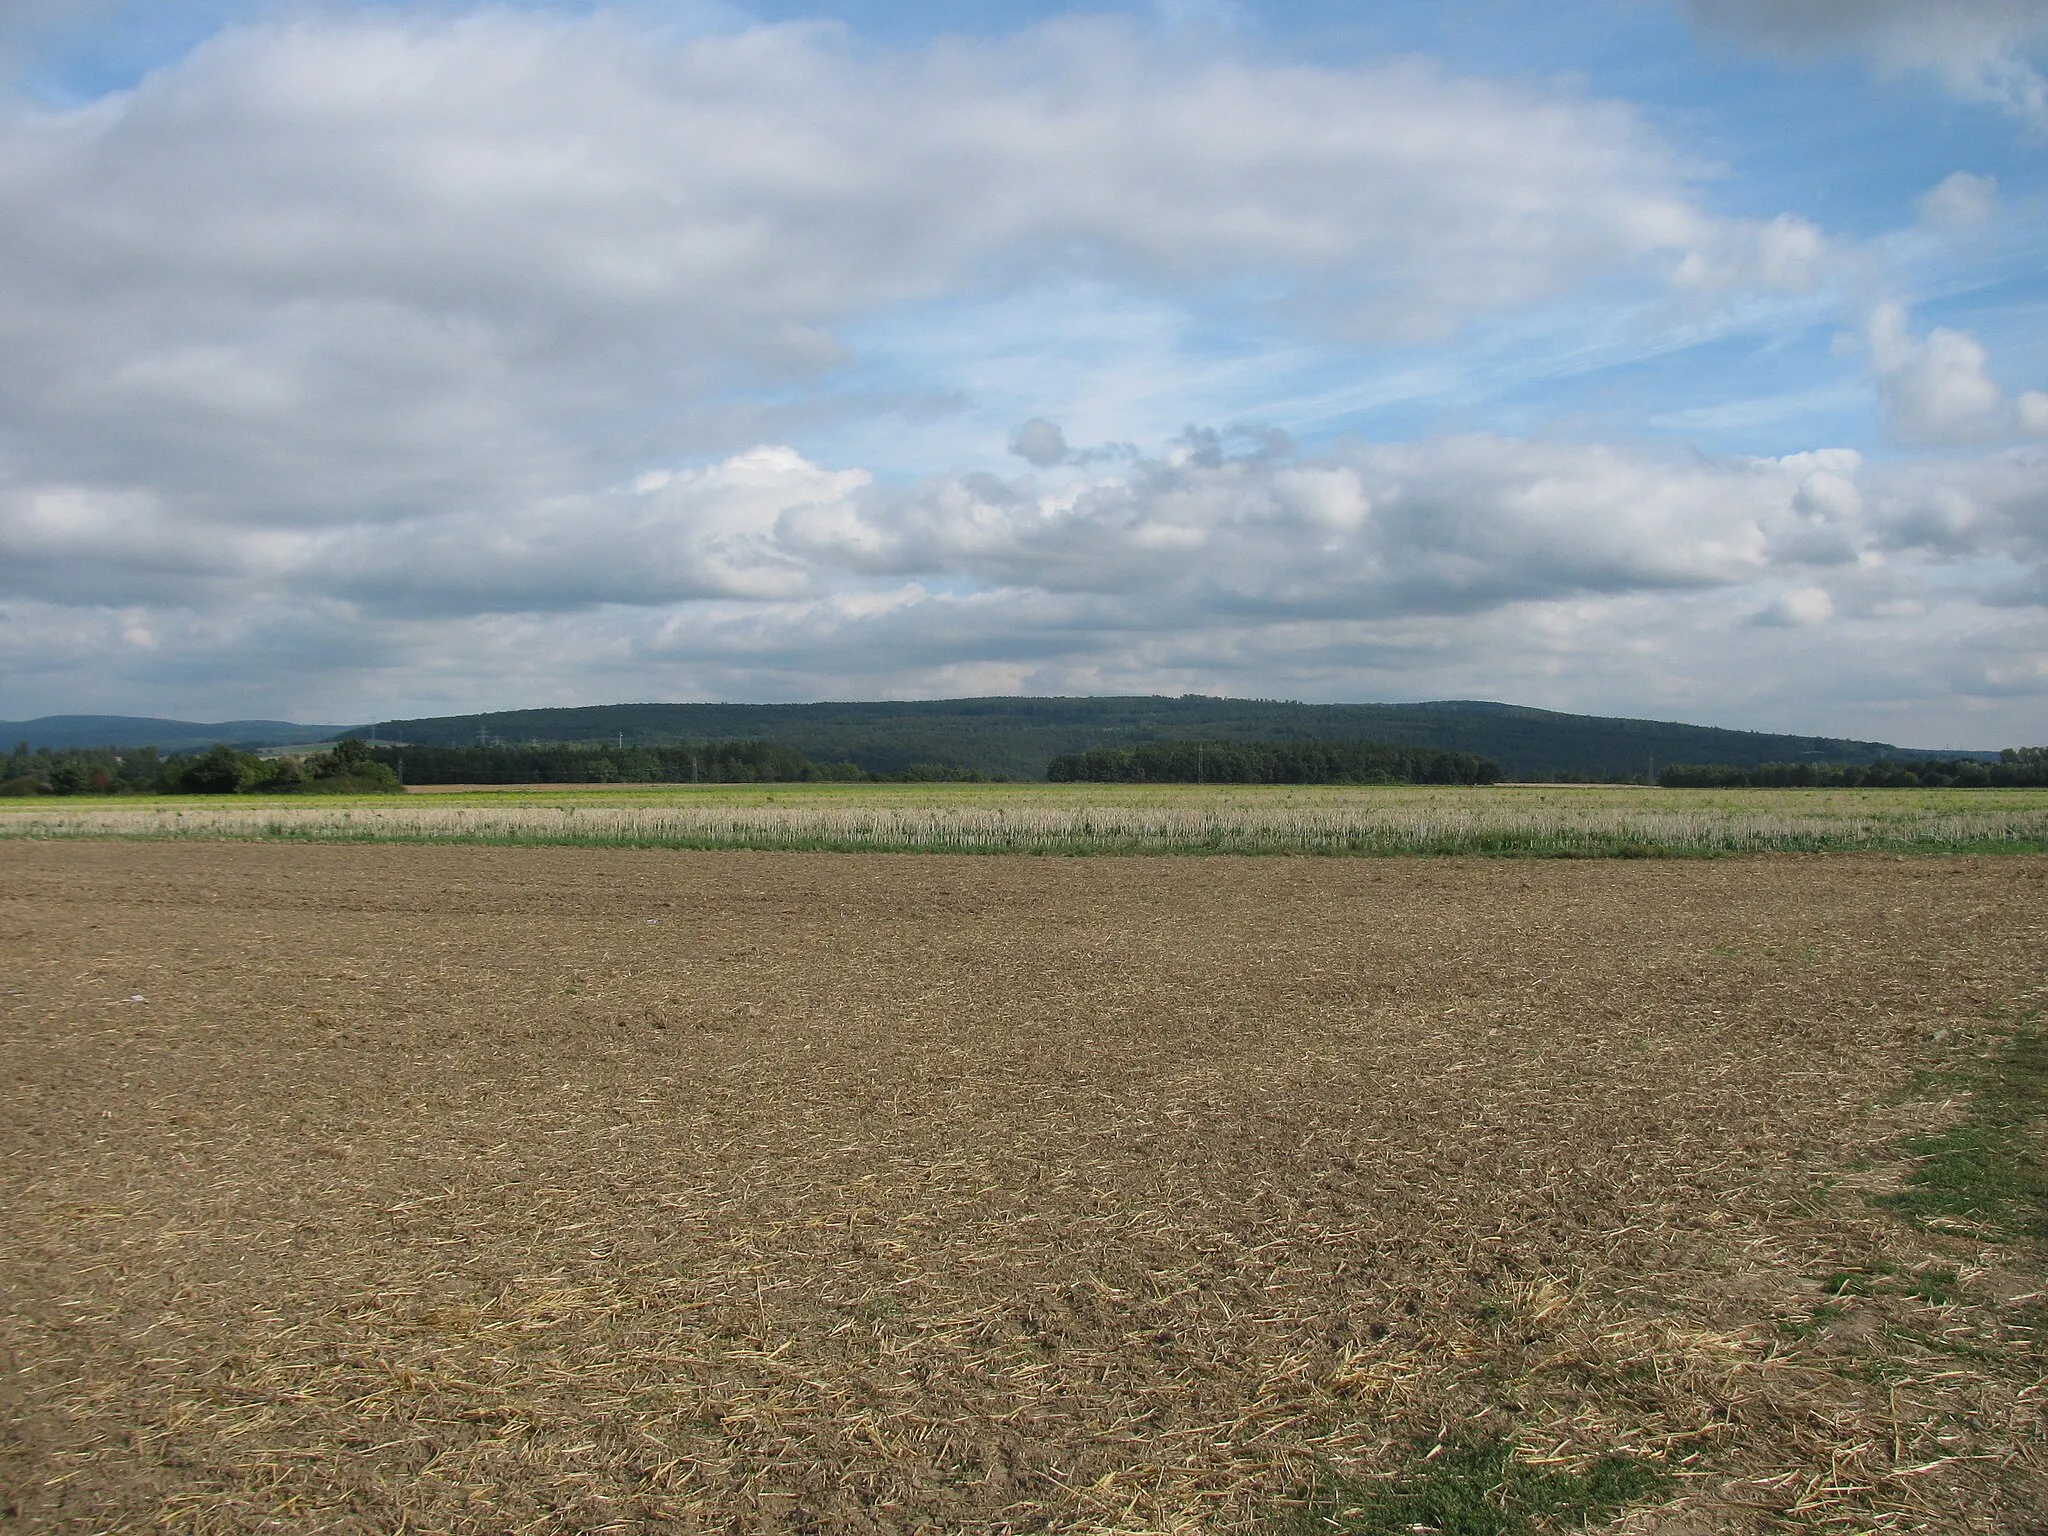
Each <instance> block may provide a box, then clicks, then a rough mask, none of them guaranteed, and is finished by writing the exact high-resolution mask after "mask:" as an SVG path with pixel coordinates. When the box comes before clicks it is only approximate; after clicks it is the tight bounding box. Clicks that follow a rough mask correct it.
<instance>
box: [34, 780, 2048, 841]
mask: <svg viewBox="0 0 2048 1536" xmlns="http://www.w3.org/2000/svg"><path fill="white" fill-rule="evenodd" d="M0 804H4V802H0ZM5 837H26V838H55V837H73V838H85V837H123V838H180V839H184V838H236V839H244V838H264V839H275V840H287V841H305V842H430V843H482V844H513V845H519V844H557V845H572V846H574V845H580V846H587V847H642V848H755V849H788V850H803V851H813V852H826V851H840V852H874V851H885V852H906V853H1074V854H1088V853H1243V854H1264V853H1293V854H1300V853H1307V854H1438V855H1441V854H1481V855H1535V856H1563V857H1603V856H1622V857H1643V856H1675V857H1698V856H1711V855H1719V854H1730V853H1759V852H1780V853H1785V852H1844V851H1858V852H1918V853H2039V852H2048V790H2038V789H2036V790H2027V789H2019V790H1884V789H1879V790H1739V791H1731V792H1721V793H1716V792H1712V791H1698V790H1654V789H1638V788H1631V787H1605V786H1599V787H1551V786H1535V785H1508V786H1501V787H1494V788H1473V787H1458V788H1413V787H1404V788H1395V787H1388V788H1363V789H1346V788H1333V787H1320V786H1319V787H1285V788H1280V787H1271V788H1269V787H1247V786H1232V787H1228V788H1225V787H1210V788H1203V787H1200V786H1187V785H1177V786H1116V785H1104V784H1080V785H1042V784H1040V785H1032V784H992V785H929V784H918V785H867V784H862V785H808V784H763V785H746V786H741V785H706V786H702V787H691V786H647V785H641V786H625V785H619V786H603V787H574V788H571V787H556V788H553V789H548V790H534V789H525V788H517V787H515V788H506V789H496V790H471V791H467V792H456V793H448V792H441V791H436V792H428V793H418V794H413V795H409V796H407V797H405V798H404V799H402V800H394V799H391V798H388V797H384V798H377V799H365V800H343V799H329V798H324V797H323V798H322V799H320V800H318V801H314V802H308V801H307V800H304V799H296V800H295V799H289V798H274V799H268V800H266V799H261V798H257V797H241V796H234V797H224V798H220V799H197V798H190V797H174V798H157V799H151V800H147V801H137V800H132V799H131V800H104V801H88V800H70V799H67V800H65V801H62V802H52V801H35V800H28V801H20V802H17V803H15V804H13V805H6V806H5V808H4V809H0V838H5Z"/></svg>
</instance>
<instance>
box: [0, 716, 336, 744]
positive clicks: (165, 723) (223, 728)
mask: <svg viewBox="0 0 2048 1536" xmlns="http://www.w3.org/2000/svg"><path fill="white" fill-rule="evenodd" d="M344 729H345V727H343V726H339V725H295V724H293V723H292V722H291V721H289V720H220V721H216V722H214V723H213V724H211V725H209V724H206V723H205V722H203V721H198V720H157V719H152V718H150V717H148V716H144V715H44V716H42V717H41V718H40V719H36V720H0V750H4V749H5V748H6V747H11V746H13V745H14V744H15V743H16V742H18V741H25V742H27V743H28V744H29V746H30V747H155V748H156V749H157V750H158V751H159V752H190V751H193V750H194V749H203V748H206V747H210V746H212V745H213V744H214V743H215V742H217V741H224V742H227V743H228V744H229V745H230V746H235V747H244V748H248V747H289V746H297V745H298V744H300V743H302V742H314V741H332V740H333V739H334V738H335V737H336V736H337V735H339V734H340V733H341V732H342V731H343V730H344Z"/></svg>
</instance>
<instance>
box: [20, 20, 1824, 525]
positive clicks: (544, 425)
mask: <svg viewBox="0 0 2048 1536" xmlns="http://www.w3.org/2000/svg"><path fill="white" fill-rule="evenodd" d="M1689 178H1690V171H1689V168H1688V167H1687V166H1686V165H1685V164H1684V163H1682V162H1681V160H1680V159H1679V157H1677V156H1676V155H1675V154H1674V153H1673V152H1672V151H1671V150H1670V148H1669V147H1668V146H1667V145H1665V144H1664V143H1663V142H1662V141H1661V140H1660V139H1659V138H1658V136H1657V135H1656V134H1655V133H1654V132H1653V131H1652V130H1651V129H1650V128H1649V127H1648V126H1647V125H1646V124H1645V122H1644V121H1643V120H1642V118H1641V117H1640V116H1639V115H1638V114H1637V113H1636V112H1635V111H1634V110H1633V109H1631V108H1629V107H1627V106H1625V105H1622V104H1618V103H1614V102H1606V101H1599V100H1593V99H1589V98H1587V97H1585V96H1583V95H1580V94H1575V93H1573V92H1571V91H1569V90H1564V89H1550V88H1542V87H1535V86H1527V85H1518V84H1506V83H1500V82H1493V81H1485V80H1477V79H1470V78H1462V77H1459V76H1457V75H1454V74H1452V73H1449V72H1448V71H1446V70H1444V69H1442V68H1440V67H1437V66H1434V65H1431V64H1427V63H1423V62H1417V61H1407V62H1400V63H1395V64H1372V65H1361V66H1356V67H1350V66H1328V67H1318V66H1307V65H1296V64H1283V63H1273V62H1266V61H1261V60H1257V59H1253V58H1247V57H1245V56H1242V55H1241V54H1239V53H1238V52H1234V51H1232V48H1231V47H1230V46H1229V45H1228V44H1227V42H1223V41H1217V40H1216V39H1214V38H1213V37H1211V38H1208V39H1207V40H1204V39H1203V38H1191V39H1188V40H1185V41H1184V42H1183V43H1176V44H1171V45H1167V44H1162V43H1161V42H1160V40H1159V39H1158V38H1157V37H1155V36H1146V35H1142V34H1140V33H1139V32H1138V31H1136V30H1134V28H1133V27H1131V26H1129V25H1126V24H1123V23H1118V22H1114V21H1100V20H1098V21H1065V22H1060V23H1056V24H1053V25H1049V26H1046V27H1042V28H1040V29H1037V30H1035V31H1030V32H1027V33H1024V34H1021V35H1018V36H1014V37H1009V38H1004V39H998V40H994V41H985V42H976V41H962V40H951V41H940V42H936V43H932V44H929V45H926V46H923V47H920V48H917V49H914V50H910V51H907V52H897V53H890V52H886V51H872V50H863V49H859V48H856V47H854V46H853V45H852V44H851V43H850V42H849V41H848V40H847V39H846V38H845V37H844V36H843V35H842V34H840V33H839V32H837V31H836V30H834V29H832V28H829V27H821V26H785V27H755V28H752V29H748V30H744V31H739V32H727V33H710V34H697V35H690V36H676V35H673V34H671V33H667V32H663V31H661V30H659V29H655V30H648V29H646V28H644V27H642V26H641V25H640V24H639V23H637V22H635V21H634V20H632V19H630V17H625V16H621V15H618V14H611V13H599V14H597V15H594V16H590V17H584V18H564V17H561V16H559V15H547V14H540V13H533V12H524V11H513V10H493V11H479V12H475V13H471V14H466V15H464V14H458V15H454V16H450V15H447V14H445V13H442V12H440V11H438V10H436V11H432V12H429V13H427V14H425V15H421V14H416V13H415V14H407V13H403V12H393V11H389V10H381V9H380V10H375V11H368V12H364V13H359V14H355V15H349V14H346V13H324V12H310V13H304V14H298V15H296V16H294V15H290V14H287V15H286V16H284V17H282V18H280V19H277V20H274V21H271V22H268V23H264V24H261V25H249V26H243V27H239V28H234V29H230V30H229V31H227V32H225V33H223V34H221V35H220V36H218V37H216V38H214V39H213V40H211V41H210V42H208V43H206V44H205V45H203V46H202V47H200V48H198V49H197V50H196V51H194V52H193V53H192V54H191V55H190V56H189V57H186V58H184V59H182V60H181V61H179V62H176V63H174V64H171V65H169V66H166V67H165V68H163V69H162V70H160V71H159V72H157V73H156V74H153V75H151V76H150V77H148V78H147V79H145V80H144V81H143V82H142V84H141V85H139V86H138V87H137V88H136V89H134V90H133V91H131V92H127V93H125V94H121V95H117V96H114V97H110V98H108V99H107V100H104V101H101V102H97V103H94V104H92V105H90V106H88V107H85V108H81V109H78V110H76V111H68V112H55V113H53V112H49V111H34V112H27V111H16V112H14V113H13V114H12V115H10V116H7V117H5V118H4V119H0V204H4V206H5V207H6V209H7V217H6V218H5V220H4V221H0V348H4V350H5V353H6V355H7V358H8V367H7V369H6V370H5V372H4V375H0V451H4V452H5V453H6V454H7V456H8V458H9V460H10V461H11V463H12V464H13V466H14V468H15V470H16V471H17V473H19V474H21V475H24V476H26V477H27V478H29V479H31V480H34V481H37V482H62V483H74V484H81V485H89V486H99V487H107V488H114V489H122V490H127V489H147V490H148V491H150V492H152V493H155V494H158V495H161V496H164V497H166V498H171V499H175V500H178V501H180V502H181V503H183V504H184V505H186V506H187V507H192V506H197V505H199V504H202V503H203V504H204V505H205V506H206V507H207V508H208V509H209V510H210V512H211V514H212V515H214V516H217V517H222V518H226V519H229V520H252V519H254V520H266V521H289V522H295V523H301V524H313V523H347V522H350V521H352V520H355V519H358V518H364V517H371V518H376V517H409V516H415V515H418V514H420V513H421V512H423V511H428V510H436V511H438V510H443V509H448V508H452V507H455V506H458V505H467V506H470V507H477V508H481V507H490V506H498V505H504V504H506V503H508V502H518V501H523V500H529V499H534V498H537V497H539V496H543V495H576V494H584V493H588V492H589V491H590V490H591V489H592V488H593V487H594V486H597V485H602V484H608V483H613V482H614V481H617V480H620V479H625V478H630V476H631V475H632V474H633V473H636V472H637V471H638V470H639V469H640V468H642V467H644V466H645V464H646V463H647V462H649V461H650V460H652V461H654V462H660V461H662V460H665V459H672V458H674V457H678V456H682V455H684V454H688V453H694V452H704V451H718V452H729V451H731V450H732V449H734V448H737V447H742V446H744V445H745V442H746V439H745V438H741V439H739V440H737V441H734V440H732V439H731V438H729V437H728V438H722V439H721V438H719V437H718V436H717V435H716V434H717V433H718V432H720V431H721V429H720V428H719V427H718V426H717V425H716V423H717V422H718V421H719V420H721V419H726V418H735V419H737V418H743V417H744V416H745V414H746V413H745V412H737V413H736V412H735V411H734V410H733V408H732V405H731V399H732V396H733V395H734V394H735V393H736V392H738V393H744V392H745V391H747V390H749V389H753V388H757V387H760V388H787V387H791V386H795V387H801V386H803V385H804V384H805V383H806V381H812V380H815V379H816V378H818V377H819V376H820V375H821V373H823V372H826V371H829V370H831V369H833V368H836V367H838V366H840V365H841V364H843V363H844V362H845V361H846V360H847V354H846V352H845V351H844V348H843V346H842V344H841V342H840V341H839V340H838V339H837V337H836V335H835V331H836V330H837V329H843V328H844V326H845V325H846V323H847V322H849V321H851V320H854V319H856V318H859V317H862V316H872V315H875V314H878V313H881V312H884V311H890V310H892V309H895V308H897V307H900V306H903V305H907V304H918V303H925V302H938V301H941V300H945V299H948V298H953V297H958V296H960V295H964V294H973V293H977V292H990V291H994V290H998V289H1006V288H1014V287H1017V286H1020V285H1030V284H1035V283H1041V282H1046V281H1052V280H1061V281H1064V280H1068V279H1071V278H1073V277H1075V276H1077V275H1078V276H1084V277H1088V278H1090V279H1092V280H1097V281H1101V282H1104V283H1108V284H1111V285H1119V284H1121V285H1126V286H1134V287H1135V286H1143V287H1147V288H1148V289H1149V290H1150V291H1155V292H1156V291H1158V290H1160V289H1162V288H1179V289H1188V288H1193V289H1196V290H1205V289H1211V290H1220V289H1221V288H1224V287H1231V286H1232V285H1236V286H1235V287H1232V291H1233V292H1237V291H1239V290H1240V289H1242V290H1244V291H1254V290H1255V291H1256V292H1258V293H1259V294H1261V295H1263V298H1262V299H1261V301H1260V302H1261V303H1262V304H1264V305H1265V312H1266V313H1267V314H1268V317H1269V318H1270V319H1272V320H1273V321H1274V322H1275V323H1285V324H1299V325H1302V326H1304V327H1305V328H1307V330H1309V331H1310V332H1312V333H1313V334H1315V335H1316V336H1317V337H1318V338H1320V339H1325V340H1326V339H1327V338H1328V337H1329V336H1330V335H1332V334H1333V333H1334V334H1338V335H1343V336H1348V337H1352V338H1354V339H1356V338H1362V337H1382V338H1384V337H1395V338H1403V337H1406V338H1414V337H1427V336H1439V335H1442V334H1444V333H1446V332H1447V331H1450V330H1452V329H1455V328H1456V327H1458V326H1460V325H1463V324H1466V323H1467V322H1469V321H1471V320H1472V319H1473V318H1475V317H1477V316H1482V315H1487V314H1491V313H1497V312H1500V311H1502V310H1506V309H1512V308H1514V307H1516V306H1524V305H1529V304H1533V303H1537V302H1541V301H1544V300H1546V299H1549V298H1551V297H1554V296H1556V295H1559V294H1561V293H1564V292H1567V291H1570V290H1573V289H1577V288H1580V287H1583V286H1584V285H1587V284H1589V283H1592V282H1597V281H1609V282H1611V281H1616V280H1620V279H1629V280H1633V281H1637V282H1641V283H1652V284H1654V283H1656V282H1660V281H1665V280H1669V281H1672V282H1675V283H1677V284H1679V285H1680V286H1681V287H1683V288H1685V289H1687V290H1689V291H1694V292H1704V293H1715V292H1721V291H1725V290H1726V289H1728V288H1729V287H1730V286H1737V287H1739V286H1742V285H1746V284H1747V285H1755V284H1763V285H1772V284H1777V285H1785V286H1797V285H1799V284H1801V283H1804V282H1807V281H1809V280H1810V279H1811V276H1812V271H1813V267H1814V264H1815V262H1816V260H1817V259H1818V257H1819V254H1820V250H1821V247H1820V245H1819V243H1818V235H1817V233H1816V232H1815V231H1813V230H1812V229H1811V227H1810V226H1806V225H1803V224H1801V223H1799V222H1798V221H1796V220H1776V221H1763V222H1744V221H1737V220H1726V219H1720V218H1716V217H1714V216H1711V215H1709V214H1708V213H1706V212H1704V211H1703V210H1702V209H1701V207H1700V206H1699V205H1698V203H1697V202H1696V200H1695V199H1694V197H1693V195H1692V190H1691V187H1690V185H1689ZM1247 285H1249V287H1247ZM707 434H710V435H708V436H707Z"/></svg>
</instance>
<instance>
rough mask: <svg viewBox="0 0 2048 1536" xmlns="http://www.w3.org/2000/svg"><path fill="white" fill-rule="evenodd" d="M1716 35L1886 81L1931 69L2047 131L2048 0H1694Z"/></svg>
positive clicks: (1965, 93) (1967, 93) (1945, 81)
mask: <svg viewBox="0 0 2048 1536" xmlns="http://www.w3.org/2000/svg"><path fill="white" fill-rule="evenodd" d="M1688 5H1689V7H1690V9H1691V11H1692V13H1693V16H1694V17H1695V19H1696V20H1697V21H1698V22H1699V23H1700V24H1701V25H1702V26H1704V27H1706V28H1708V29H1709V30H1712V31H1715V32H1719V33H1722V34H1724V35H1727V36H1731V37H1735V38H1738V39H1741V40H1743V41H1745V42H1748V43H1750V44H1752V45H1755V46H1758V47H1761V48H1765V49H1768V50H1771V51H1775V52H1779V53H1785V54H1791V55H1795V56H1796V55H1812V54H1818V53H1826V52H1835V51H1844V52H1855V53H1861V54H1863V55H1865V56H1866V57H1868V58H1869V59H1870V61H1871V63H1872V65H1873V66H1874V67H1875V68H1876V69H1877V70H1878V71H1879V72H1880V73H1881V74H1884V75H1898V74H1903V73H1906V72H1908V71H1913V70H1925V71H1927V72H1928V73H1930V74H1932V75H1934V76H1935V78H1937V79H1938V80H1940V81H1941V83H1942V85H1943V86H1944V87H1946V88H1947V89H1948V90H1949V91H1951V92H1953V93H1954V94H1955V95H1957V96H1960V97H1962V98H1963V99H1964V100H1966V101H1977V102H1984V103H1987V104H1991V105H1996V106H1999V107H2003V108H2004V109H2005V110H2006V111H2008V112H2011V113H2013V114H2014V115H2015V116H2018V117H2022V118H2025V119H2027V120H2029V121H2030V122H2033V123H2035V124H2037V125H2039V124H2048V82H2044V80H2043V79H2042V76H2041V72H2040V70H2039V68H2038V67H2037V60H2038V58H2039V56H2040V54H2041V50H2042V48H2043V45H2044V44H2048V0H1688Z"/></svg>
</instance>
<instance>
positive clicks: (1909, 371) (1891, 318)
mask: <svg viewBox="0 0 2048 1536" xmlns="http://www.w3.org/2000/svg"><path fill="white" fill-rule="evenodd" d="M1865 336H1866V340H1867V342H1868V345H1869V348H1870V366H1871V371H1872V372H1873V373H1874V374H1875V375H1876V378H1877V385H1878V392H1879V393H1880V395H1881V396H1882V397H1883V399H1884V404H1885V412H1886V419H1887V422H1888V423H1889V425H1890V427H1891V430H1892V431H1893V433H1894V434H1896V435H1897V436H1898V437H1899V438H1900V439H1901V440H1903V441H1905V442H1909V443H1970V442H1985V441H1989V440H1992V439H1996V438H2001V437H2009V436H2011V435H2013V434H2014V433H2015V432H2020V431H2024V432H2028V433H2032V432H2038V431H2040V430H2041V425H2040V422H2041V418H2042V415H2043V412H2042V410H2041V409H2040V408H2039V407H2037V406H2035V405H2033V404H2031V403H2030V402H2031V399H2032V397H2033V392H2029V394H2027V395H2022V396H2021V397H2020V399H2019V400H2018V401H2016V402H2015V401H2008V400H2007V399H2006V397H2005V393H2004V391H2003V390H2001V389H2000V388H1999V387H1998V383H1997V381H1996V380H1994V379H1993V378H1992V377H1991V374H1990V372H1989V368H1988V364H1989V362H1990V355H1989V354H1988V353H1987V352H1986V351H1985V350H1984V346H1983V344H1982V343H1981V342H1979V341H1978V340H1977V338H1976V337H1974V336H1972V335H1970V334H1969V333H1968V332H1966V331H1957V330H1952V329H1950V328H1949V327H1947V326H1936V327H1934V329H1932V330H1930V331H1929V332H1927V334H1926V335H1924V336H1916V335H1914V334H1913V332H1912V329H1911V326H1910V317H1909V316H1908V315H1907V313H1906V309H1905V307H1904V306H1903V305H1901V304H1897V303H1892V302H1887V303H1884V304H1880V305H1878V306H1877V308H1876V309H1875V310H1873V311H1872V312H1871V316H1870V320H1869V323H1868V325H1867V326H1866V328H1865Z"/></svg>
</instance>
